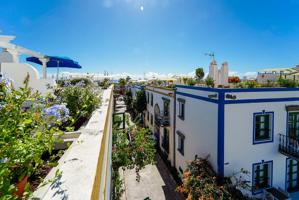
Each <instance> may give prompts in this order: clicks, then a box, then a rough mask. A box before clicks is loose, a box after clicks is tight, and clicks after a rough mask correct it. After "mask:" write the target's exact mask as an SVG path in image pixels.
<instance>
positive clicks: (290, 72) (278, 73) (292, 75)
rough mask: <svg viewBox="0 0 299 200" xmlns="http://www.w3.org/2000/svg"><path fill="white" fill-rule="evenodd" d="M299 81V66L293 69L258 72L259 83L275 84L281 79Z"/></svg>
mask: <svg viewBox="0 0 299 200" xmlns="http://www.w3.org/2000/svg"><path fill="white" fill-rule="evenodd" d="M280 77H281V78H284V79H291V80H298V79H299V65H296V66H295V67H291V68H273V69H264V70H261V71H259V72H258V75H257V82H258V83H267V82H268V81H272V82H275V81H277V80H278V79H279V78H280Z"/></svg>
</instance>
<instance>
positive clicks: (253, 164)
mask: <svg viewBox="0 0 299 200" xmlns="http://www.w3.org/2000/svg"><path fill="white" fill-rule="evenodd" d="M266 163H271V174H270V175H271V177H270V178H271V181H270V186H269V188H270V187H272V185H273V160H269V161H266V162H265V161H263V160H262V162H258V163H252V171H251V174H252V176H251V188H252V190H251V192H252V195H256V194H261V193H262V192H263V190H264V189H267V188H264V189H261V190H258V191H253V187H254V186H253V182H254V166H256V165H260V164H266Z"/></svg>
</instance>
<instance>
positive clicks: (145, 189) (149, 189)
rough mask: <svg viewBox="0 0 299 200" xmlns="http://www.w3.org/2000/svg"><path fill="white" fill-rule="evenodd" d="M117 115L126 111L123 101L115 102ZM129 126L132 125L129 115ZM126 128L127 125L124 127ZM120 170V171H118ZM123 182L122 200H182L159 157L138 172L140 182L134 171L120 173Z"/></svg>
mask: <svg viewBox="0 0 299 200" xmlns="http://www.w3.org/2000/svg"><path fill="white" fill-rule="evenodd" d="M115 111H116V112H117V113H122V112H125V111H126V105H125V102H123V101H116V109H115ZM126 114H127V115H128V118H129V120H128V121H129V123H130V125H134V123H133V122H132V120H131V117H130V115H129V113H126ZM126 127H127V125H126ZM120 170H121V169H120ZM120 176H121V178H122V179H123V181H124V189H125V192H124V193H123V196H122V200H183V199H184V198H183V197H182V196H181V195H179V194H178V193H177V192H176V191H175V189H176V187H177V185H176V182H175V181H174V179H173V178H172V176H171V174H170V171H169V170H168V168H167V167H166V165H165V163H164V162H163V160H162V159H161V157H160V156H159V155H157V156H156V164H155V165H147V166H146V167H145V168H144V169H142V170H141V171H140V176H141V178H140V182H137V181H136V172H135V169H132V170H125V171H122V170H121V172H120Z"/></svg>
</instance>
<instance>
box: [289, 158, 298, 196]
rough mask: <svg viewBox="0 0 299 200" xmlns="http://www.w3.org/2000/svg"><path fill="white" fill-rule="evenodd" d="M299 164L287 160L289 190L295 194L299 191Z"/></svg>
mask: <svg viewBox="0 0 299 200" xmlns="http://www.w3.org/2000/svg"><path fill="white" fill-rule="evenodd" d="M298 173H299V162H298V161H296V160H292V159H287V190H288V192H295V191H298V190H299V176H298V175H299V174H298Z"/></svg>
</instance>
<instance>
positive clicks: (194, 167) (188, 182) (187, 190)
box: [177, 157, 248, 200]
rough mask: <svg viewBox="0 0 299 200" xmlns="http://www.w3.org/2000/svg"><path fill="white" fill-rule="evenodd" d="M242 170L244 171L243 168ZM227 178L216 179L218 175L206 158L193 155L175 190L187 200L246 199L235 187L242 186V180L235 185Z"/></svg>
mask: <svg viewBox="0 0 299 200" xmlns="http://www.w3.org/2000/svg"><path fill="white" fill-rule="evenodd" d="M242 172H246V171H245V170H243V171H242ZM229 180H230V179H227V178H226V179H224V180H223V182H222V183H221V181H218V177H217V176H216V173H215V172H214V171H213V168H212V167H211V165H210V163H209V162H208V160H207V158H205V159H203V158H198V157H195V159H194V160H193V161H191V162H190V163H188V166H187V169H186V170H185V172H184V174H183V184H182V185H181V186H179V187H178V188H177V191H178V192H180V193H184V194H186V195H187V200H193V199H196V200H197V199H199V200H206V199H209V200H216V199H231V200H239V199H244V200H246V199H248V198H247V197H245V196H243V195H242V193H241V192H240V191H239V190H237V189H236V187H240V186H242V184H243V181H242V184H241V183H240V185H238V186H236V185H233V184H231V183H230V181H229ZM246 186H247V185H246ZM244 188H245V186H244Z"/></svg>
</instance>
